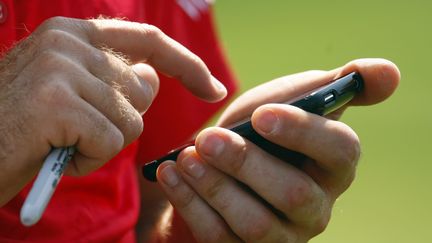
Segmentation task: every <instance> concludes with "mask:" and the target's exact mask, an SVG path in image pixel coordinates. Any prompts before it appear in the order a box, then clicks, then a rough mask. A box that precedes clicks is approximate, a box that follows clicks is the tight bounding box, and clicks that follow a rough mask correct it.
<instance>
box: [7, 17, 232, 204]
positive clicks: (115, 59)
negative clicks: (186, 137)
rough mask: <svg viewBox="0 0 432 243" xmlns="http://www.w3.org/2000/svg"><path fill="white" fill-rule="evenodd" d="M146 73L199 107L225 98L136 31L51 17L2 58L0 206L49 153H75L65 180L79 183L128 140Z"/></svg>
mask: <svg viewBox="0 0 432 243" xmlns="http://www.w3.org/2000/svg"><path fill="white" fill-rule="evenodd" d="M108 50H114V51H115V52H119V53H122V54H124V55H126V56H127V58H128V59H129V61H130V64H127V63H126V62H125V61H124V60H122V58H120V56H119V55H115V54H113V52H111V51H108ZM144 63H145V64H144ZM132 64H133V65H132ZM153 68H155V69H156V70H158V71H159V72H162V73H164V74H166V75H170V76H174V77H176V78H178V79H179V80H180V81H181V82H182V84H183V85H184V86H185V87H186V88H187V89H189V90H190V91H191V92H192V93H193V94H195V95H196V96H198V97H200V98H202V99H204V100H207V101H212V102H213V101H218V100H220V99H222V98H223V97H224V96H225V95H226V90H225V89H224V87H223V85H221V84H220V83H219V82H218V81H217V80H216V79H215V78H214V77H213V76H212V75H211V74H210V72H209V70H208V68H207V67H206V66H205V64H204V63H203V61H202V60H201V59H199V58H198V57H197V56H196V55H194V54H192V53H191V52H190V51H188V50H187V49H186V48H185V47H183V46H181V45H180V44H178V43H177V42H175V41H174V40H172V39H171V38H169V37H168V36H166V35H165V34H163V33H162V32H161V31H160V30H159V29H157V28H156V27H154V26H150V25H146V24H139V23H132V22H126V21H120V20H107V19H105V20H79V19H69V18H62V17H55V18H51V19H49V20H47V21H45V22H44V23H43V24H42V25H40V26H39V27H38V28H37V29H36V30H35V31H34V33H32V35H31V36H30V37H29V38H27V39H26V40H24V41H22V42H21V43H20V44H19V45H17V46H16V47H15V48H13V49H12V50H11V51H10V52H9V53H7V54H6V55H5V56H4V57H3V58H2V59H1V60H0V117H2V122H1V127H0V206H3V205H4V204H5V203H7V202H8V201H9V200H10V199H11V198H12V197H14V196H15V195H16V194H17V193H18V192H19V191H20V190H21V189H22V187H23V186H24V185H25V184H26V183H28V182H29V181H30V180H31V179H32V177H34V176H35V175H36V173H37V171H38V169H39V168H40V167H41V165H42V162H43V160H44V158H45V157H46V156H47V154H48V153H49V151H50V150H51V148H52V147H64V146H72V145H73V146H75V147H76V149H77V152H76V153H75V155H74V157H73V159H72V160H71V162H70V166H68V169H67V170H66V174H69V175H76V176H79V175H85V174H87V173H89V172H91V171H93V170H95V169H97V168H99V167H100V166H101V165H103V164H104V163H105V162H106V161H108V160H109V159H111V158H112V157H113V156H115V155H116V154H117V153H118V152H120V150H121V149H122V148H124V147H125V146H126V145H128V144H129V143H131V142H132V141H133V140H134V139H136V138H137V137H138V136H139V135H140V133H141V132H142V129H143V121H142V118H141V114H142V113H144V112H145V111H146V109H147V108H148V107H149V106H150V104H151V102H152V101H153V99H154V97H155V95H156V93H157V90H158V87H159V84H158V82H159V80H158V77H157V74H156V72H155V70H154V69H153ZM173 102H175V101H173Z"/></svg>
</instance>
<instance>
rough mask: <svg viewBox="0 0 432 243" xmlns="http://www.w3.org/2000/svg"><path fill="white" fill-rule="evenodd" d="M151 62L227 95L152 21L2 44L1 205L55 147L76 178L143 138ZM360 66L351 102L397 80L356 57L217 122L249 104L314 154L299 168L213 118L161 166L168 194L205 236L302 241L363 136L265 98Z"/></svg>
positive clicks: (283, 84)
mask: <svg viewBox="0 0 432 243" xmlns="http://www.w3.org/2000/svg"><path fill="white" fill-rule="evenodd" d="M118 53H122V55H123V56H122V55H118ZM125 56H126V58H125ZM126 59H127V60H126ZM155 69H156V70H157V71H159V72H161V73H164V74H166V75H169V76H174V77H176V78H177V79H178V80H180V81H181V82H182V84H183V85H184V86H185V87H186V88H187V89H189V90H190V91H191V92H192V93H193V94H195V95H196V96H198V97H200V98H202V99H204V100H207V101H212V102H213V101H218V100H220V99H222V98H223V97H224V96H225V95H226V90H225V89H224V88H223V86H221V85H220V83H219V82H218V81H216V79H215V78H214V77H212V76H211V74H210V72H209V70H208V69H207V67H206V66H205V65H204V63H203V62H202V61H201V60H200V59H199V58H198V57H197V56H196V55H194V54H192V53H191V52H189V51H188V50H187V49H185V48H184V47H182V46H181V45H179V44H178V43H176V42H175V41H173V40H172V39H170V38H169V37H167V36H166V35H164V34H163V33H162V32H161V31H160V30H158V29H157V28H155V27H154V26H150V25H144V24H138V23H131V22H126V21H119V20H77V19H68V18H58V17H57V18H52V19H49V20H48V21H46V22H44V23H43V24H42V25H41V26H40V27H39V28H38V29H37V30H36V31H35V32H34V33H32V35H31V36H30V37H29V38H28V39H26V40H24V41H23V42H22V43H21V44H19V45H18V46H16V47H15V48H13V49H12V50H11V51H10V52H9V53H8V54H6V55H5V56H4V57H3V58H2V60H1V61H0V102H1V103H0V104H2V105H1V106H0V115H1V117H3V120H2V126H1V128H0V145H1V146H0V206H3V205H4V204H5V203H7V202H8V201H9V200H10V199H11V198H12V197H13V196H15V195H16V194H17V193H18V192H19V191H20V190H21V189H22V187H23V186H24V185H26V184H27V183H28V182H29V181H30V180H31V178H33V177H34V176H35V174H36V173H37V171H38V170H39V168H40V167H41V165H42V162H43V159H44V157H45V156H46V155H47V154H48V153H49V151H50V149H51V147H63V146H71V145H74V146H76V148H77V150H78V152H77V153H76V154H75V155H74V157H73V159H72V161H71V166H69V167H68V170H67V171H66V174H69V175H75V176H80V175H85V174H88V173H90V172H91V171H94V170H96V169H97V168H99V167H100V166H102V165H103V164H104V163H105V162H106V161H108V160H109V159H111V158H112V157H113V156H114V155H115V154H117V153H118V152H119V151H120V150H121V149H122V148H124V147H125V146H127V145H128V144H129V143H130V142H131V141H133V140H134V139H135V138H137V137H138V136H139V134H140V133H141V131H142V129H143V122H142V118H141V115H142V114H143V113H145V111H146V110H147V108H148V107H149V106H150V105H151V102H152V100H153V99H154V97H155V95H156V93H157V90H158V86H159V85H158V78H157V75H156V72H155ZM354 70H356V71H359V72H360V73H361V74H362V76H363V77H364V79H365V81H366V89H365V91H364V92H363V94H361V95H360V96H358V97H357V98H356V99H355V100H354V101H353V102H352V103H351V104H352V105H370V104H375V103H378V102H380V101H382V100H384V99H385V98H387V97H388V96H390V95H391V93H392V92H393V91H394V89H395V88H396V86H397V83H398V81H399V71H398V70H397V68H396V67H395V65H394V64H392V63H390V62H388V61H385V60H380V59H369V60H357V61H354V62H351V63H349V64H347V65H345V66H344V67H342V68H338V69H335V70H333V71H329V72H321V71H314V72H307V73H301V74H297V75H291V76H287V77H284V78H281V79H278V80H274V81H271V82H268V83H266V84H264V85H262V86H259V87H257V88H255V89H252V90H251V91H249V92H247V93H246V94H244V95H243V96H241V97H240V98H238V99H237V100H236V101H234V103H233V104H232V105H231V106H230V107H228V109H227V110H226V111H225V113H224V114H223V115H222V117H221V119H220V121H219V124H218V125H219V126H225V125H228V124H231V123H233V122H234V121H237V120H239V119H241V118H244V117H246V116H248V115H250V114H251V113H252V122H253V125H254V127H255V128H256V130H257V131H258V132H259V133H260V134H262V135H263V136H264V137H266V138H268V139H269V140H271V141H273V142H275V143H278V144H280V145H282V146H285V147H287V148H290V149H292V150H297V151H300V152H302V153H304V154H306V155H308V157H309V158H310V160H308V161H305V165H304V167H303V168H301V169H297V168H294V167H292V166H290V165H289V164H288V163H286V162H285V161H280V160H278V159H276V158H274V157H272V156H270V155H268V154H266V153H265V152H264V151H261V150H260V149H259V148H257V147H256V146H254V145H253V144H250V143H249V142H248V141H246V140H244V139H243V138H241V137H239V136H238V135H236V134H234V133H232V132H229V131H228V130H226V129H223V128H218V127H214V128H209V129H205V130H203V131H202V132H201V133H199V135H198V137H197V140H196V147H190V148H188V149H186V150H185V151H184V152H183V153H182V154H181V155H180V157H179V160H178V163H177V164H174V163H173V162H169V161H168V162H165V163H164V164H163V165H162V166H161V167H160V169H159V170H158V180H159V181H160V186H161V188H162V190H163V192H165V193H166V197H167V198H168V199H169V200H170V202H171V204H172V205H173V206H174V207H175V208H176V210H177V211H178V212H179V213H180V214H181V215H182V217H183V218H184V220H185V222H186V224H187V225H188V226H189V228H190V229H191V232H192V233H193V234H194V236H195V238H196V239H197V240H198V241H201V242H238V241H248V242H278V241H280V242H305V241H307V240H308V239H310V238H311V237H313V236H314V235H316V234H318V233H319V232H321V231H322V230H324V228H325V227H326V225H327V223H328V220H329V218H330V213H331V208H332V205H333V203H334V201H335V199H336V198H337V197H338V196H339V195H340V194H341V193H342V192H343V191H345V190H346V189H347V187H348V186H349V185H350V183H351V182H352V180H353V178H354V174H355V167H356V163H357V160H358V158H359V154H360V145H359V140H358V137H357V135H356V134H355V133H354V132H353V131H352V130H351V129H350V128H349V127H348V126H347V125H345V124H343V123H340V122H337V121H334V120H332V119H334V118H337V117H338V116H340V114H341V113H342V111H343V110H344V108H343V109H341V110H340V111H338V112H336V113H334V114H333V115H332V116H331V117H327V118H323V117H318V116H314V115H311V114H307V113H305V112H303V111H301V110H299V109H296V108H294V107H290V106H283V105H275V104H271V105H263V104H265V103H268V102H277V101H281V100H285V99H286V98H287V97H295V96H297V95H299V94H302V93H304V92H306V91H308V90H310V89H313V88H315V87H318V86H321V85H322V84H324V83H326V82H328V81H330V80H332V79H334V78H336V77H339V76H342V75H343V74H346V73H348V72H351V71H354ZM95 94H98V95H95ZM330 118H332V119H330ZM270 125H273V126H270ZM22 148H26V149H22ZM239 182H241V183H239ZM157 202H158V200H155V201H154V202H153V204H157ZM149 208H151V207H149ZM155 218H156V217H155ZM203 219H205V220H203ZM152 222H153V221H152Z"/></svg>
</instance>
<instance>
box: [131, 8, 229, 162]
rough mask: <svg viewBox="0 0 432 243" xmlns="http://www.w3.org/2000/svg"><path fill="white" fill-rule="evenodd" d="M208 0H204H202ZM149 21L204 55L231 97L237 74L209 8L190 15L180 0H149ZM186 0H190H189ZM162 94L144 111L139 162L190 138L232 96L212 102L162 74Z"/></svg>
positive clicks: (205, 60)
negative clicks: (229, 60) (192, 93)
mask: <svg viewBox="0 0 432 243" xmlns="http://www.w3.org/2000/svg"><path fill="white" fill-rule="evenodd" d="M202 1H203V2H205V1H204V0H202ZM149 2H150V3H149V5H151V6H147V9H152V12H149V13H147V15H148V17H149V18H148V19H149V20H150V21H153V22H150V24H154V25H156V26H157V27H159V28H161V29H162V30H163V31H164V32H165V33H166V34H168V35H169V36H171V37H172V38H174V39H175V40H177V41H179V42H180V43H182V44H183V45H185V46H186V47H187V48H189V49H190V50H191V51H192V52H194V53H195V54H197V55H198V56H199V57H201V58H202V59H203V60H204V62H205V63H206V64H207V66H208V67H209V68H210V71H211V72H212V74H213V75H214V76H215V77H216V78H218V79H219V80H220V81H221V82H223V83H224V84H225V86H226V87H227V89H228V93H229V95H228V96H229V97H231V96H232V94H233V93H234V91H235V89H236V84H235V78H234V76H233V74H232V72H231V70H230V69H229V67H228V65H227V61H226V59H225V57H224V54H223V51H222V48H221V46H220V43H219V42H218V38H217V33H216V30H215V27H214V23H213V15H212V13H211V11H210V9H208V10H205V11H204V10H202V11H200V12H199V13H200V15H199V16H198V18H195V19H194V18H191V17H190V16H189V15H188V14H186V12H185V11H184V10H183V8H182V7H180V5H179V4H177V2H185V1H174V0H165V1H149ZM186 2H187V1H186ZM160 79H161V81H160V90H159V94H158V96H157V98H156V100H155V101H154V103H153V104H152V106H151V107H150V109H149V110H148V111H147V113H146V114H145V115H144V132H143V134H142V136H141V137H140V144H139V152H138V157H137V158H138V163H145V162H147V161H149V160H152V159H155V158H157V157H159V156H161V155H163V154H165V153H166V152H168V151H169V150H171V149H174V148H176V147H178V146H180V145H181V144H182V143H184V142H185V141H187V140H189V139H190V138H191V137H192V136H193V134H194V133H195V132H197V131H198V129H200V128H201V127H202V126H203V125H204V124H205V123H206V122H207V121H208V120H209V119H210V118H211V117H212V116H213V115H214V114H215V113H216V112H217V111H218V110H219V109H220V108H221V107H222V106H223V105H224V104H225V103H226V101H227V100H228V99H229V97H228V98H226V99H225V100H224V101H223V102H219V103H217V104H209V103H206V102H203V101H201V100H198V99H197V98H195V97H194V96H192V95H191V94H190V93H189V92H188V91H187V90H186V89H185V88H183V87H182V86H181V85H180V84H179V82H178V81H176V80H173V79H170V78H167V77H164V76H162V75H160Z"/></svg>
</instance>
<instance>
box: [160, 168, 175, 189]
mask: <svg viewBox="0 0 432 243" xmlns="http://www.w3.org/2000/svg"><path fill="white" fill-rule="evenodd" d="M161 179H162V182H163V183H164V184H165V185H167V186H169V187H174V186H176V185H177V184H178V183H179V175H178V173H177V171H176V169H175V168H174V165H168V166H166V167H165V168H163V169H162V171H161Z"/></svg>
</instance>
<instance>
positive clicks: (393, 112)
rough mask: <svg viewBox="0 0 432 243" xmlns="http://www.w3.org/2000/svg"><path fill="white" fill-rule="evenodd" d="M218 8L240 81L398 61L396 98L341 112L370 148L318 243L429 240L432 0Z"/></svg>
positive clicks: (246, 84) (223, 2) (246, 2)
mask: <svg viewBox="0 0 432 243" xmlns="http://www.w3.org/2000/svg"><path fill="white" fill-rule="evenodd" d="M215 10H216V15H217V19H218V24H219V29H220V35H221V38H222V40H223V42H224V46H225V49H226V51H227V53H228V56H229V59H230V61H231V63H232V65H233V67H234V70H235V72H236V73H237V76H238V77H239V78H240V80H241V81H242V90H246V89H248V88H250V87H252V86H255V85H257V84H259V83H261V82H264V81H267V80H271V79H273V78H275V77H278V76H282V75H286V74H291V73H296V72H300V71H304V70H309V69H324V70H326V69H332V68H334V67H338V66H341V65H343V64H344V63H346V62H348V61H350V60H352V59H356V58H362V57H383V58H387V59H389V60H392V61H393V62H395V63H396V64H397V65H398V66H399V68H400V70H401V73H402V80H401V84H400V86H399V88H398V90H397V92H396V93H395V94H394V95H393V96H392V97H391V98H390V99H389V100H387V101H385V102H384V103H381V104H379V105H376V106H370V107H359V108H352V109H350V110H349V111H348V112H347V113H346V114H345V115H344V117H343V118H342V120H343V121H344V122H346V123H348V124H349V125H350V126H351V127H353V128H354V130H356V132H357V133H358V134H359V136H360V138H361V141H362V148H363V155H362V159H361V161H360V164H359V167H358V173H357V178H356V181H355V182H354V183H353V185H352V186H351V188H350V189H349V190H348V191H347V192H346V193H345V194H343V195H342V196H341V197H340V198H339V199H338V201H337V203H336V205H335V208H334V212H333V217H332V220H331V222H330V225H329V226H328V228H327V230H326V231H325V232H324V233H323V234H321V235H320V236H318V237H317V238H315V239H314V240H312V241H311V242H313V243H330V242H331V243H339V242H344V243H345V242H350V243H355V242H362V243H363V242H380V243H381V242H382V243H386V242H391V243H397V242H432V235H431V234H430V227H431V226H432V224H431V219H432V211H431V208H432V192H431V186H432V179H431V178H432V176H431V175H430V174H431V169H432V159H431V156H430V155H429V154H428V151H431V150H432V143H431V137H432V136H431V135H432V115H431V111H432V109H431V104H432V102H431V98H430V96H431V95H430V94H431V88H432V82H431V80H430V76H431V75H430V71H431V69H432V61H431V57H432V14H431V10H432V1H427V0H424V1H421V0H410V1H397V0H396V1H395V0H393V1H391V0H363V1H346V0H345V1H342V0H338V1H293V0H272V1H252V0H236V1H228V0H218V1H216V4H215Z"/></svg>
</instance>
